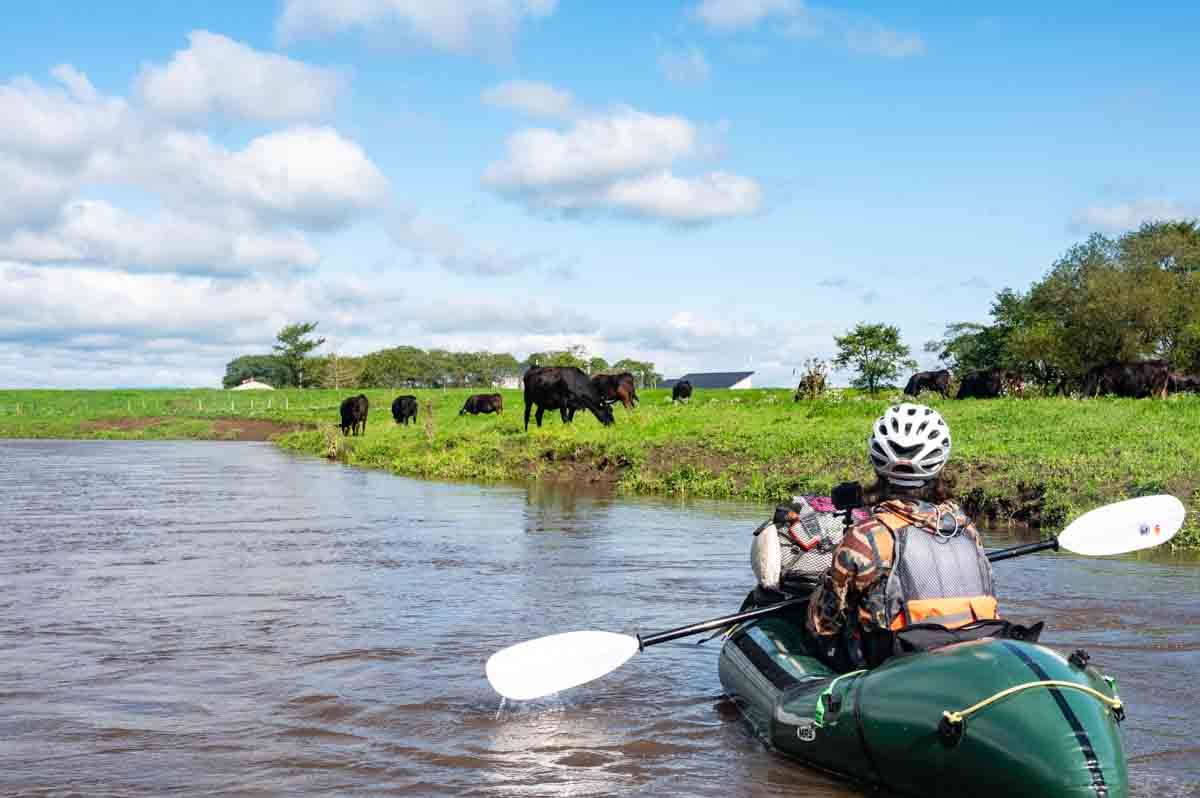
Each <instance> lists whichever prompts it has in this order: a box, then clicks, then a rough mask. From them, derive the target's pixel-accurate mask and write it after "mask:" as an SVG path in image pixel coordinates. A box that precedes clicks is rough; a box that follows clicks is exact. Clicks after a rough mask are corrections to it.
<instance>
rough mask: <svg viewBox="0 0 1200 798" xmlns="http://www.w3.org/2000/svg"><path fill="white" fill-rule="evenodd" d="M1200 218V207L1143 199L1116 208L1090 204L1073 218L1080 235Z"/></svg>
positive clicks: (1114, 231) (1124, 203) (1075, 228)
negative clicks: (1164, 221) (1170, 220)
mask: <svg viewBox="0 0 1200 798" xmlns="http://www.w3.org/2000/svg"><path fill="white" fill-rule="evenodd" d="M1196 217H1200V205H1191V206H1189V205H1185V204H1183V203H1180V202H1177V201H1175V200H1170V199H1164V198H1151V199H1140V200H1134V201H1132V202H1122V203H1118V204H1116V205H1089V206H1088V207H1086V208H1084V209H1082V210H1080V211H1077V212H1076V213H1075V214H1074V215H1073V216H1072V217H1071V224H1070V227H1071V229H1072V230H1075V231H1079V232H1088V231H1093V230H1102V231H1104V232H1107V233H1121V232H1124V231H1126V230H1132V229H1134V228H1136V227H1140V226H1141V225H1142V224H1144V223H1146V222H1155V221H1162V220H1167V219H1192V218H1196Z"/></svg>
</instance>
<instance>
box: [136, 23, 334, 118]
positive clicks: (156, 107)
mask: <svg viewBox="0 0 1200 798" xmlns="http://www.w3.org/2000/svg"><path fill="white" fill-rule="evenodd" d="M188 40H189V42H190V46H189V47H188V48H187V49H186V50H180V51H178V52H177V53H175V55H174V57H173V58H172V59H171V62H170V63H169V64H166V65H161V66H159V65H147V66H144V67H143V68H142V73H141V75H140V76H139V78H138V91H139V93H140V96H141V97H142V99H143V101H144V102H145V103H146V105H147V106H148V107H149V108H150V109H151V110H153V111H154V112H156V113H159V114H163V115H165V116H169V117H201V116H204V115H206V114H210V113H223V114H227V115H230V116H234V117H238V118H242V119H249V120H254V121H276V120H290V119H305V118H311V117H316V116H320V115H321V114H324V113H325V112H327V111H328V110H330V108H331V107H332V105H333V102H334V100H335V99H336V97H337V95H338V93H339V91H341V89H342V87H343V79H342V77H341V76H340V75H339V74H338V73H337V72H336V71H335V70H332V69H324V68H320V67H314V66H310V65H308V64H305V63H303V62H300V61H295V60H292V59H291V58H287V57H285V56H282V55H276V54H273V53H263V52H259V51H257V50H254V49H253V48H251V47H248V46H246V45H244V44H242V43H240V42H236V41H234V40H233V39H229V38H227V37H225V36H221V35H219V34H215V33H209V32H208V31H203V30H197V31H192V32H191V33H190V34H188Z"/></svg>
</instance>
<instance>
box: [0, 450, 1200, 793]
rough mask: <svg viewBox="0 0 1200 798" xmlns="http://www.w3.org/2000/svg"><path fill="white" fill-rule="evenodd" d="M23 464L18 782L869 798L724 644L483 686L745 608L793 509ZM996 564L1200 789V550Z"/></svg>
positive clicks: (1002, 578)
mask: <svg viewBox="0 0 1200 798" xmlns="http://www.w3.org/2000/svg"><path fill="white" fill-rule="evenodd" d="M0 457H3V462H4V463H5V466H6V467H5V469H3V470H2V471H0V584H2V585H3V586H4V590H3V591H0V648H2V649H3V656H2V657H0V701H2V702H3V708H4V712H3V713H0V793H3V794H20V795H26V794H38V793H55V794H57V793H65V792H72V791H78V792H80V793H83V794H100V793H115V794H122V795H163V794H166V793H168V792H179V793H184V794H238V795H280V794H286V795H300V794H338V795H343V794H370V795H387V794H406V795H489V796H491V795H512V796H532V795H539V796H540V795H623V794H635V793H637V794H650V795H699V796H706V795H707V796H727V795H739V796H741V795H746V796H785V795H786V796H793V795H798V794H802V795H812V796H853V795H856V794H857V793H855V792H854V791H852V790H849V789H847V788H846V787H844V786H842V785H840V784H838V783H836V782H834V781H832V780H830V779H828V778H826V777H824V776H822V775H820V774H817V773H814V772H812V771H809V770H807V769H805V768H803V767H800V766H798V765H795V764H792V763H790V762H788V761H786V760H784V759H782V758H780V757H778V756H775V755H773V754H771V753H770V752H769V751H767V750H766V749H765V748H764V746H763V745H762V744H761V743H760V742H759V741H758V740H756V739H755V738H754V737H753V736H752V734H751V733H750V730H749V728H748V727H747V726H746V724H744V723H743V722H742V721H741V720H740V719H739V717H738V715H737V713H736V710H734V709H733V708H732V707H731V706H730V705H729V704H728V702H725V701H723V700H722V697H721V688H720V684H719V682H718V681H717V673H716V670H717V669H716V655H717V650H716V648H715V647H714V646H713V645H712V644H709V645H707V646H697V645H695V644H694V641H689V640H683V641H677V642H674V643H670V644H665V645H662V646H656V647H655V648H654V649H652V650H650V651H648V652H646V653H645V654H643V655H640V656H638V657H635V658H634V659H633V660H631V661H630V662H629V663H628V664H627V665H626V666H625V667H623V668H621V669H620V670H618V671H617V672H616V673H614V674H612V675H611V676H608V677H606V678H604V679H602V680H600V681H598V682H596V683H594V684H591V685H587V686H584V687H581V688H579V689H577V690H573V691H570V692H568V693H565V694H563V695H560V696H555V697H551V698H548V699H543V700H540V701H535V702H528V703H523V704H516V705H513V704H511V703H510V704H509V705H507V706H505V707H503V708H502V709H500V702H499V699H498V698H497V697H496V696H495V695H494V694H493V693H492V692H491V690H490V689H489V688H488V686H487V683H486V681H485V680H484V678H483V662H484V660H485V659H486V658H487V656H488V655H489V654H491V653H492V652H493V651H495V650H497V649H499V648H501V647H503V646H505V645H507V644H509V643H512V642H515V641H518V640H522V639H527V638H529V637H534V636H537V635H541V634H547V633H550V632H556V631H564V630H568V629H586V628H594V629H610V630H614V631H627V632H633V631H638V630H641V631H657V630H661V629H664V628H667V627H671V626H676V625H679V624H682V623H686V622H690V621H695V620H701V619H704V618H707V617H711V616H715V615H719V614H723V613H726V612H729V611H732V610H733V609H735V608H736V606H737V604H738V602H739V601H740V599H741V597H742V595H743V594H744V592H745V590H746V588H747V587H748V586H749V582H750V580H751V576H750V569H749V566H748V563H747V556H746V555H747V551H748V548H749V531H750V530H751V529H753V527H754V526H755V525H756V524H757V523H758V522H760V521H761V520H762V519H763V518H764V517H765V508H762V507H758V506H747V505H741V504H734V503H718V502H688V503H684V502H680V501H676V500H636V501H634V500H629V499H614V498H612V497H606V496H596V495H588V494H587V493H586V492H578V491H575V492H572V491H564V490H562V489H561V488H550V487H546V486H532V487H530V488H529V489H524V488H507V487H506V488H480V487H477V486H469V485H445V484H435V483H423V482H416V481H410V480H404V479H398V478H395V477H391V476H388V475H386V474H379V473H373V472H368V471H360V470H355V469H351V468H347V467H344V466H339V465H334V464H330V463H325V462H321V461H317V460H311V459H299V458H295V457H292V456H289V455H287V454H285V453H282V452H279V451H278V450H276V449H274V448H273V447H271V446H270V445H265V444H264V445H256V444H226V443H199V442H197V443H191V442H170V443H166V442H164V443H141V442H138V443H134V442H54V441H48V442H20V441H17V442H13V441H10V442H0ZM1015 536H1016V533H1014V532H1011V531H1003V530H996V531H994V533H993V534H992V535H990V536H989V543H990V544H991V545H994V546H1001V545H1006V544H1009V543H1011V542H1016V541H1015ZM996 575H997V582H998V586H999V589H1000V591H1001V594H1002V598H1003V601H1004V606H1005V608H1006V609H1007V611H1008V613H1009V614H1010V615H1012V616H1015V617H1017V618H1019V619H1025V620H1034V619H1038V618H1046V619H1048V620H1049V621H1050V623H1049V627H1050V628H1049V630H1048V632H1047V635H1046V640H1047V641H1048V642H1049V643H1051V644H1052V645H1055V646H1058V647H1060V648H1063V649H1068V650H1069V649H1072V648H1076V647H1085V648H1087V649H1088V650H1089V651H1091V652H1092V656H1093V660H1094V661H1096V662H1097V663H1098V664H1100V665H1101V666H1102V667H1103V668H1104V669H1105V670H1107V671H1109V672H1110V673H1112V674H1113V675H1115V676H1116V677H1117V678H1118V680H1119V682H1120V685H1121V692H1122V696H1123V697H1124V698H1125V699H1126V701H1127V703H1128V704H1129V706H1130V713H1129V720H1128V721H1127V722H1126V724H1125V730H1126V731H1125V734H1126V737H1125V740H1126V747H1127V749H1128V751H1129V753H1130V768H1131V771H1132V781H1133V783H1134V785H1135V792H1134V794H1135V795H1156V796H1184V795H1191V794H1194V792H1193V791H1194V788H1195V783H1196V775H1195V774H1196V767H1195V763H1196V762H1197V761H1200V747H1198V746H1197V743H1196V742H1195V740H1196V737H1197V733H1200V722H1198V721H1197V720H1196V719H1195V718H1194V717H1193V713H1192V711H1191V707H1193V706H1194V705H1195V696H1196V689H1195V684H1194V679H1195V677H1196V675H1197V674H1198V673H1200V631H1198V630H1200V624H1198V623H1197V621H1200V604H1198V598H1197V597H1198V596H1200V567H1198V566H1197V563H1196V561H1195V559H1194V558H1192V559H1186V558H1177V559H1170V558H1168V559H1162V558H1157V559H1151V558H1123V559H1117V560H1085V559H1082V558H1074V557H1068V556H1063V555H1057V556H1056V555H1040V556H1035V557H1028V558H1024V559H1021V560H1013V561H1010V562H1005V563H1001V564H998V565H997V566H996ZM498 709H499V711H498Z"/></svg>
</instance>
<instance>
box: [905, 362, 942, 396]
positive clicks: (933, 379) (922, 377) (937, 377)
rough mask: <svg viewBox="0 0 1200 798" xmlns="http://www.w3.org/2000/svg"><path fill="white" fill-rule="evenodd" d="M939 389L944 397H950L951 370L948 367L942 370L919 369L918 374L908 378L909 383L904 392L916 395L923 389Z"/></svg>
mask: <svg viewBox="0 0 1200 798" xmlns="http://www.w3.org/2000/svg"><path fill="white" fill-rule="evenodd" d="M927 390H928V391H937V392H938V393H940V394H941V395H942V398H943V399H949V398H950V372H949V371H948V370H947V369H942V370H941V371H918V372H917V373H916V374H914V375H912V376H911V377H909V378H908V385H905V386H904V392H905V393H906V394H908V395H909V396H916V395H917V394H919V393H920V392H921V391H927Z"/></svg>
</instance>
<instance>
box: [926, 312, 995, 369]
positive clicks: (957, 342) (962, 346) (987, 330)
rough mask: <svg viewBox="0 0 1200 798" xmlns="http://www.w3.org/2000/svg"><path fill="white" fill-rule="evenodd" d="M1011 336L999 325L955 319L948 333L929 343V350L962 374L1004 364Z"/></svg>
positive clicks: (948, 328) (944, 363)
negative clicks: (1006, 346) (1007, 344)
mask: <svg viewBox="0 0 1200 798" xmlns="http://www.w3.org/2000/svg"><path fill="white" fill-rule="evenodd" d="M1006 343H1007V336H1006V335H1005V331H1004V330H1003V329H1002V328H1001V327H1000V326H999V325H994V324H993V325H989V324H976V323H974V322H955V323H953V324H947V325H946V332H945V334H944V335H943V336H942V337H941V338H940V339H939V340H936V341H929V342H927V343H926V344H925V351H926V352H931V353H933V354H935V355H937V358H938V360H940V361H941V362H942V365H944V366H945V367H946V368H948V369H950V370H951V371H953V372H955V373H956V374H959V375H962V374H967V373H970V372H972V371H982V370H984V369H990V368H993V367H996V366H1000V365H1001V364H1003V362H1004V359H1005V355H1006V350H1005V344H1006Z"/></svg>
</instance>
